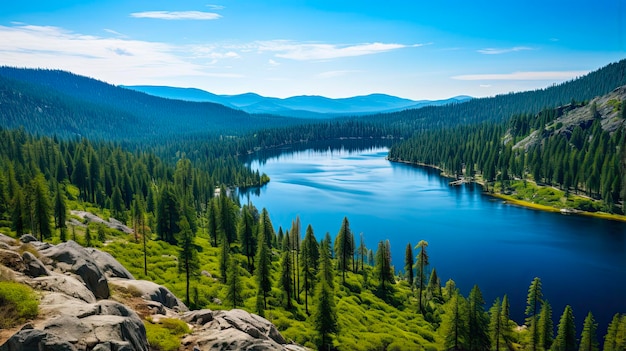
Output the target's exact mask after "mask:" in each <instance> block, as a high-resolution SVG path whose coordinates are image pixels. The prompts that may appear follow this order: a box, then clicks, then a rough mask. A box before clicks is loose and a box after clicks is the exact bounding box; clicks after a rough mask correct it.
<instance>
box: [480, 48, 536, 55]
mask: <svg viewBox="0 0 626 351" xmlns="http://www.w3.org/2000/svg"><path fill="white" fill-rule="evenodd" d="M527 50H533V48H529V47H527V46H515V47H512V48H485V49H480V50H477V51H478V52H479V53H481V54H485V55H501V54H508V53H511V52H518V51H527Z"/></svg>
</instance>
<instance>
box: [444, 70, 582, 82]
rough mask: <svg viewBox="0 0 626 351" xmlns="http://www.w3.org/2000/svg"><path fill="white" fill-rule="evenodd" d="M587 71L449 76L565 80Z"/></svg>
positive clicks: (457, 78) (461, 78)
mask: <svg viewBox="0 0 626 351" xmlns="http://www.w3.org/2000/svg"><path fill="white" fill-rule="evenodd" d="M587 73H588V71H540V72H513V73H495V74H464V75H460V76H454V77H451V78H452V79H456V80H567V79H572V78H576V77H580V76H582V75H585V74H587Z"/></svg>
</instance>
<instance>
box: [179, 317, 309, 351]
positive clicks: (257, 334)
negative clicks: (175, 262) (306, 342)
mask: <svg viewBox="0 0 626 351" xmlns="http://www.w3.org/2000/svg"><path fill="white" fill-rule="evenodd" d="M181 319H182V320H184V321H185V322H187V323H189V324H192V325H195V328H194V331H193V333H191V334H189V335H187V336H186V337H185V338H184V339H183V345H184V346H195V347H198V348H199V349H200V350H268V351H269V350H305V349H304V348H303V347H301V346H298V345H294V344H287V342H286V340H285V338H283V336H282V335H281V334H280V333H279V332H278V330H277V329H276V327H275V326H274V325H273V324H272V323H270V322H269V321H268V320H267V319H265V318H263V317H260V316H258V315H254V314H251V313H248V312H246V311H244V310H237V309H235V310H230V311H211V310H200V311H191V312H188V313H185V314H183V316H182V317H181Z"/></svg>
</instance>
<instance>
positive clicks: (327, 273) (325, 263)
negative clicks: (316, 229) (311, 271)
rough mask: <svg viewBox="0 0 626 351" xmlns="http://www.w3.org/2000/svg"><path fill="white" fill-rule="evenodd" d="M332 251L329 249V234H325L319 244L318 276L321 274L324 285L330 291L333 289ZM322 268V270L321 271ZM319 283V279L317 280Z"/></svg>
mask: <svg viewBox="0 0 626 351" xmlns="http://www.w3.org/2000/svg"><path fill="white" fill-rule="evenodd" d="M332 257H333V251H332V249H331V242H330V233H328V232H326V236H325V237H324V239H323V240H322V242H321V243H320V263H319V265H320V268H319V273H318V274H323V275H324V278H325V279H326V283H327V284H328V285H329V286H330V288H331V290H334V289H335V280H334V276H335V273H334V270H333V266H332V261H331V259H332ZM322 268H324V269H322ZM318 281H319V279H318Z"/></svg>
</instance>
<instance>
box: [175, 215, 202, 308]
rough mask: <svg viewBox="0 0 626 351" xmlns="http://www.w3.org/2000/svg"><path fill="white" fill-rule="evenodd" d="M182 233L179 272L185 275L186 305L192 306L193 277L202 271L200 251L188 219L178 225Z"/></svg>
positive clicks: (180, 235) (180, 233)
mask: <svg viewBox="0 0 626 351" xmlns="http://www.w3.org/2000/svg"><path fill="white" fill-rule="evenodd" d="M178 227H179V228H180V231H179V232H178V238H177V241H178V246H179V251H178V272H179V273H182V272H184V273H185V282H186V284H185V303H186V304H187V306H190V302H191V300H190V299H189V286H190V281H191V277H192V276H194V275H196V274H197V272H198V270H200V263H199V261H198V249H197V248H196V244H195V236H194V234H193V232H192V231H191V227H190V226H189V222H188V221H187V217H185V216H183V217H182V218H181V219H180V222H179V223H178Z"/></svg>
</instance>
